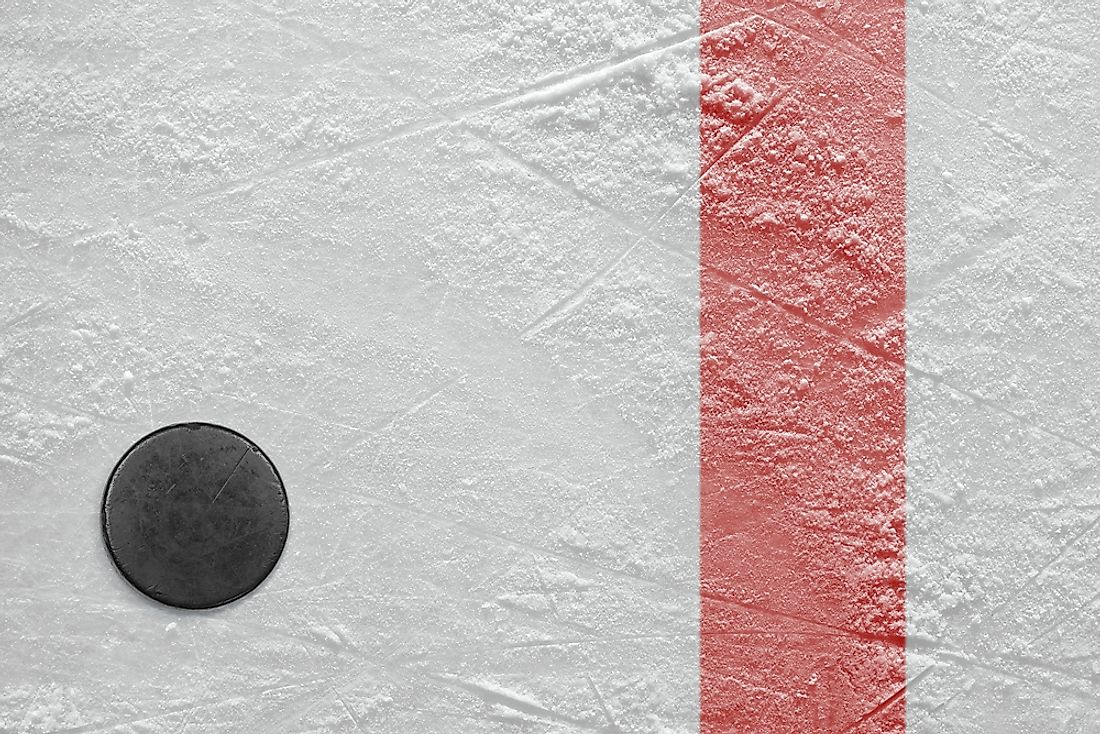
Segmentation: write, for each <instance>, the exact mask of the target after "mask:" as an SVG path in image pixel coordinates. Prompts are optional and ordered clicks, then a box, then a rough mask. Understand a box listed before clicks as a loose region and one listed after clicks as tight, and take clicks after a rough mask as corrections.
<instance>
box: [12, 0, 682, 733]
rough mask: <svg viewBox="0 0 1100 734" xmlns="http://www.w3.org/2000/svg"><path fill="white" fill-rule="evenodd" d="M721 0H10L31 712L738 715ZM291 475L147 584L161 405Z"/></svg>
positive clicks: (396, 725) (18, 434)
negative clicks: (709, 499) (707, 674)
mask: <svg viewBox="0 0 1100 734" xmlns="http://www.w3.org/2000/svg"><path fill="white" fill-rule="evenodd" d="M696 24H697V9H696V8H695V6H694V5H693V4H692V3H691V2H683V1H682V0H658V1H656V2H652V1H651V2H643V1H641V0H638V1H626V0H622V1H620V2H599V3H596V2H591V1H589V0H572V1H570V0H560V1H558V2H552V3H548V4H547V3H541V4H531V3H527V2H523V3H520V2H516V3H502V2H488V1H486V2H480V3H470V2H467V1H465V0H463V1H461V2H459V1H457V0H452V1H447V2H425V1H421V0H412V1H411V2H405V3H397V2H351V1H348V2H333V3H324V4H318V3H314V2H297V3H296V2H278V3H275V4H271V3H265V2H252V1H251V0H241V1H239V2H226V3H210V2H199V3H188V4H184V3H158V4H152V5H135V4H131V3H111V4H107V3H83V2H77V3H59V4H52V5H43V4H40V3H34V2H14V1H13V2H8V3H5V5H4V7H3V9H2V10H0V48H3V52H2V55H3V64H2V66H0V283H2V284H3V286H2V288H3V297H2V299H0V364H2V365H3V366H2V373H0V501H2V506H0V650H2V651H3V654H2V658H3V661H2V662H0V731H12V732H53V731H74V732H77V731H78V732H88V733H91V732H99V731H148V732H182V733H184V734H193V733H194V732H241V731H254V732H305V731H330V732H356V731H362V732H402V731H405V732H417V733H418V734H429V733H430V732H454V731H463V732H479V731H483V732H497V731H528V732H565V731H574V730H578V731H607V732H652V733H654V734H657V733H665V734H668V733H670V732H688V731H693V730H695V729H696V727H697V719H698V713H697V696H698V686H697V669H698V649H697V640H698V617H697V611H696V610H697V604H698V597H697V587H696V579H697V562H698V560H697V559H698V556H697V549H698V539H697V532H698V531H697V528H698V524H697V518H698V516H697V512H698V504H697V497H698V482H697V445H698V437H697V425H698V415H697V358H698V346H697V344H698V342H697V338H698V324H697V298H698V297H697V293H698V280H697V273H696V244H697V225H698V209H697V204H696V202H697V196H696V194H695V188H696V177H697V162H698V156H699V153H698V116H697V99H698V97H697V94H698V92H697V90H698V86H697V71H696V63H697V61H696V60H697V54H698V48H697V34H698V30H697V25H696ZM190 419H201V420H208V421H214V422H218V423H223V424H225V425H228V426H230V427H232V428H235V429H237V430H240V431H242V432H244V433H245V434H247V435H248V436H249V437H250V438H252V439H253V440H255V441H256V442H257V443H258V444H259V445H260V446H261V447H263V448H264V450H265V451H266V452H267V453H268V454H269V455H270V456H271V458H272V459H273V461H274V462H275V463H276V465H277V466H278V467H279V469H280V471H281V472H282V474H283V477H284V479H285V480H286V485H287V490H288V493H289V497H290V505H291V536H290V541H289V544H288V546H287V548H286V552H285V554H284V556H283V558H282V561H281V562H280V564H279V566H278V567H277V568H276V570H275V572H274V573H273V575H272V576H271V577H270V578H269V579H268V580H267V581H266V582H265V583H264V585H263V586H261V588H260V589H259V590H258V591H257V592H255V593H254V594H253V595H251V596H249V597H248V598H246V599H244V600H242V601H240V602H238V603H236V604H233V605H231V606H229V607H226V608H223V609H220V610H217V611H214V612H210V613H185V612H179V611H176V610H172V609H169V608H166V607H161V606H158V605H156V604H155V603H153V602H150V601H148V600H146V599H145V598H144V597H142V596H140V595H139V594H137V593H136V592H134V591H133V590H131V589H130V588H128V587H127V586H126V584H125V582H124V581H123V580H122V579H121V578H120V577H119V576H118V575H116V573H115V572H114V570H113V568H112V567H111V564H110V561H109V560H108V558H107V555H106V553H105V552H104V549H103V546H102V541H101V538H100V531H99V525H98V515H97V513H98V509H99V501H100V493H101V491H102V487H103V483H104V482H105V480H106V478H107V474H108V472H109V471H110V468H111V466H112V465H113V464H114V462H115V461H116V460H117V459H118V457H119V456H120V455H121V454H122V452H123V451H124V450H125V449H126V448H127V447H128V446H129V445H130V444H131V443H132V442H133V441H134V440H136V439H137V438H139V437H140V436H141V435H143V434H144V433H145V432H147V431H148V430H150V429H151V428H153V427H156V426H160V425H163V424H167V423H171V422H175V421H180V420H190Z"/></svg>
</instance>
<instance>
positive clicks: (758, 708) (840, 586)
mask: <svg viewBox="0 0 1100 734" xmlns="http://www.w3.org/2000/svg"><path fill="white" fill-rule="evenodd" d="M701 14H702V30H703V32H704V40H703V44H702V49H701V64H702V72H703V89H702V100H701V104H702V118H701V145H702V171H703V175H702V179H701V184H700V188H701V196H702V199H701V222H700V226H701V244H700V258H701V284H700V286H701V315H700V331H701V340H702V341H701V344H702V346H701V374H700V378H701V417H700V420H701V457H700V458H701V473H702V474H701V493H702V494H701V558H700V576H701V579H700V583H701V591H702V607H701V634H702V639H701V660H700V665H701V681H700V686H701V712H700V716H701V728H702V731H703V732H707V733H710V732H714V733H717V732H722V733H723V734H724V733H725V732H753V733H754V734H773V733H774V734H780V733H782V734H790V733H791V732H799V733H800V734H805V733H807V732H852V733H853V734H859V733H863V734H867V733H870V732H899V733H900V732H903V731H904V728H905V701H904V684H905V656H904V635H905V570H904V544H905V538H904V516H903V503H904V498H905V480H904V466H905V457H904V446H905V426H904V420H905V371H904V353H905V344H904V338H905V337H904V333H905V332H904V312H905V269H904V268H905V243H904V234H905V127H904V104H905V86H904V48H905V32H904V3H903V2H902V0H844V2H840V1H839V0H796V1H795V2H792V3H790V4H787V5H779V4H775V3H770V2H769V3H764V2H760V0H749V1H748V2H740V3H732V2H722V1H721V0H703V2H702V11H701Z"/></svg>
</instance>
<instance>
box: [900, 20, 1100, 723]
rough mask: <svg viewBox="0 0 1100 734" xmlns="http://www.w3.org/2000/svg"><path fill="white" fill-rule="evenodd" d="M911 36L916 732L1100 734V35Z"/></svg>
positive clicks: (1055, 30)
mask: <svg viewBox="0 0 1100 734" xmlns="http://www.w3.org/2000/svg"><path fill="white" fill-rule="evenodd" d="M907 22H908V55H909V58H908V73H907V86H908V95H909V104H908V132H909V140H908V158H909V163H908V261H907V265H908V282H909V301H908V320H909V329H908V331H909V333H908V365H907V366H908V370H909V398H908V403H909V405H908V414H909V415H908V457H907V459H908V475H909V480H908V490H909V510H908V512H907V527H908V545H907V549H906V555H907V564H908V569H909V588H908V612H909V642H908V648H909V649H908V667H909V677H910V685H909V689H908V692H907V698H908V730H909V731H914V732H921V733H928V734H932V733H937V734H938V733H940V732H943V733H945V734H946V733H947V732H951V733H952V734H970V733H971V732H981V733H982V734H1008V733H1012V734H1017V733H1018V734H1029V733H1033V732H1034V733H1038V732H1059V733H1065V734H1084V732H1094V731H1100V402H1098V400H1100V396H1098V388H1100V379H1098V375H1097V369H1098V364H1100V330H1098V326H1100V321H1098V318H1100V298H1098V296H1097V293H1098V292H1100V250H1098V248H1097V245H1098V244H1100V239H1098V235H1097V231H1098V225H1100V211H1098V203H1100V198H1098V194H1100V187H1098V184H1100V74H1098V73H1097V72H1098V69H1100V67H1098V63H1097V56H1098V54H1100V20H1098V17H1097V13H1096V7H1095V5H1094V4H1093V3H1090V2H1087V1H1086V0H1065V1H1059V2H1041V1H1036V0H1015V1H1013V2H1001V1H999V0H991V1H989V2H984V1H983V2H943V1H939V0H927V1H922V2H916V3H911V4H910V5H909V12H908V21H907Z"/></svg>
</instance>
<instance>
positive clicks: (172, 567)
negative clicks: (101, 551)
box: [103, 423, 290, 609]
mask: <svg viewBox="0 0 1100 734" xmlns="http://www.w3.org/2000/svg"><path fill="white" fill-rule="evenodd" d="M289 528H290V511H289V508H288V507H287V499H286V490H285V489H284V487H283V481H282V479H281V478H280V477H279V472H278V471H277V470H276V469H275V466H274V464H272V463H271V460H270V459H268V458H267V456H266V455H265V454H264V452H263V451H261V450H260V448H259V447H258V446H257V445H256V444H254V443H252V442H251V441H249V440H248V439H247V438H245V437H244V436H242V435H241V434H239V433H237V432H235V431H231V430H229V429H228V428H223V427H221V426H215V425H213V424H210V423H181V424H177V425H172V426H166V427H165V428H161V429H160V430H158V431H154V432H153V433H150V434H149V435H148V436H146V437H145V438H143V439H141V440H140V441H138V442H137V443H136V444H134V445H133V446H132V447H131V448H130V450H129V451H127V452H126V453H125V454H124V455H123V457H122V458H121V459H120V460H119V462H118V464H117V465H116V466H115V468H114V471H113V472H111V478H110V479H109V480H108V482H107V491H106V492H105V493H104V496H103V538H104V540H105V542H106V543H107V550H108V552H109V553H110V554H111V558H112V559H113V560H114V562H115V565H116V566H117V567H118V570H119V571H120V572H121V573H122V575H123V576H124V577H125V578H126V580H127V581H129V582H130V583H131V584H132V585H133V586H134V587H135V588H136V589H137V590H138V591H140V592H141V593H143V594H145V595H147V596H149V597H152V598H153V599H156V600H157V601H159V602H163V603H164V604H170V605H171V606H174V607H182V608H184V609H209V608H211V607H216V606H220V605H222V604H227V603H229V602H231V601H234V600H236V599H239V598H241V597H242V596H244V595H245V594H247V593H248V592H250V591H252V590H253V589H255V588H256V587H257V586H259V585H260V583H261V582H262V581H263V580H264V579H265V578H267V575H268V574H269V573H271V570H272V569H273V568H275V564H276V562H277V561H278V560H279V556H280V555H281V554H282V552H283V546H284V545H286V538H287V531H288V530H289Z"/></svg>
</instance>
